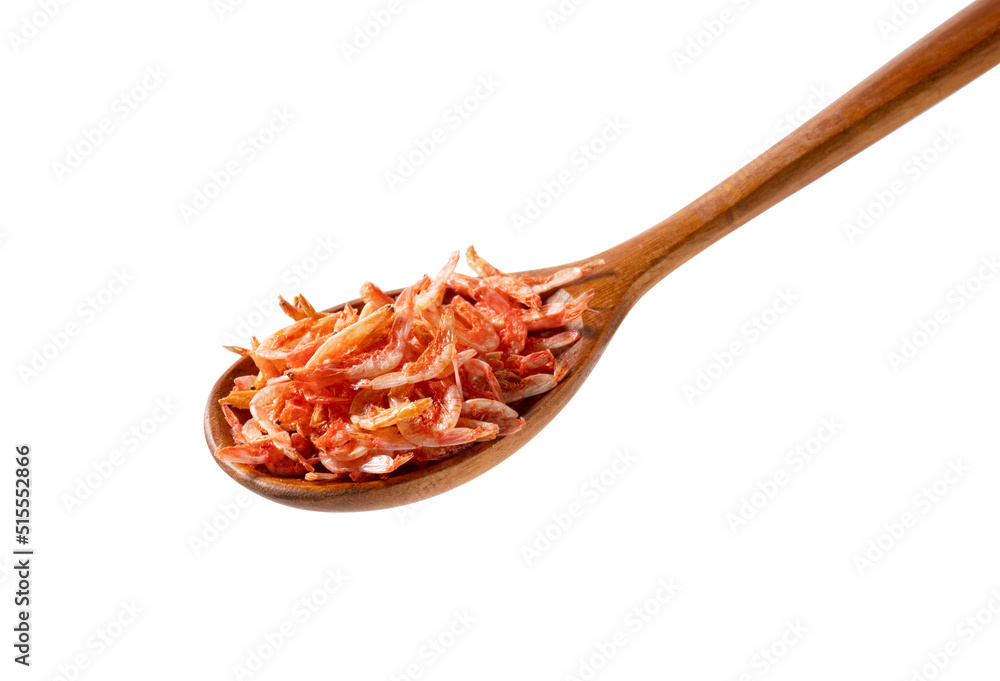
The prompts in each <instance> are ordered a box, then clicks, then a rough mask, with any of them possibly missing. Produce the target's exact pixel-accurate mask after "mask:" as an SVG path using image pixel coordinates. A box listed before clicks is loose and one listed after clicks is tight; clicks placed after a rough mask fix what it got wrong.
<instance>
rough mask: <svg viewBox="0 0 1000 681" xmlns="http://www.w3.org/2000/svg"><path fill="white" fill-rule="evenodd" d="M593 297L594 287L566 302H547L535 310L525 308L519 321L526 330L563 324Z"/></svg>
mask: <svg viewBox="0 0 1000 681" xmlns="http://www.w3.org/2000/svg"><path fill="white" fill-rule="evenodd" d="M593 297H594V289H590V290H589V291H585V292H583V293H581V294H580V295H579V296H577V297H576V298H574V299H573V300H572V301H570V302H568V303H549V304H547V305H543V306H541V307H540V308H538V309H537V310H525V311H524V312H523V313H522V314H521V321H523V322H524V325H525V326H526V327H527V328H528V331H540V330H542V329H552V328H555V327H557V326H563V325H564V324H566V322H568V321H570V320H573V319H576V318H577V317H579V316H580V314H582V313H583V311H584V310H586V309H587V303H589V302H590V300H591V298H593Z"/></svg>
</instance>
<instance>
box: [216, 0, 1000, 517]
mask: <svg viewBox="0 0 1000 681" xmlns="http://www.w3.org/2000/svg"><path fill="white" fill-rule="evenodd" d="M998 63H1000V0H977V1H976V2H973V3H972V4H970V5H969V6H968V7H966V8H965V9H964V10H962V11H961V12H959V13H958V14H956V15H955V16H954V17H952V18H951V19H949V20H948V21H947V22H945V23H944V24H942V25H941V26H939V27H938V28H937V29H935V30H934V31H933V32H931V33H930V34H928V35H927V36H926V37H924V38H923V39H922V40H920V41H918V42H917V43H916V44H914V45H913V46H912V47H910V48H908V49H907V50H906V51H904V52H903V53H902V54H900V55H899V56H898V57H896V58H895V59H893V60H892V61H890V62H889V63H888V64H886V65H885V66H883V67H882V68H881V69H879V70H878V71H876V72H875V73H874V74H872V75H871V76H869V77H868V78H867V79H865V80H864V81H863V82H862V83H860V84H859V85H857V86H856V87H854V88H853V89H852V90H850V91H849V92H847V93H846V94H845V95H843V96H842V97H841V98H839V99H838V100H836V101H835V102H833V103H832V104H830V105H829V106H828V107H827V108H826V109H824V110H822V111H820V112H819V113H818V114H816V116H814V117H813V118H812V119H811V120H809V121H808V122H806V123H804V124H803V125H802V126H800V127H799V128H798V129H796V130H795V131H794V132H792V133H790V134H789V135H788V136H786V137H785V138H784V139H782V140H781V141H779V142H778V143H777V144H775V145H774V146H772V147H771V148H770V149H768V150H767V151H765V152H764V153H763V154H762V155H761V156H759V157H757V158H756V159H754V160H753V161H751V162H750V163H749V164H747V166H745V167H744V168H743V169H741V170H739V171H737V172H736V173H735V174H734V175H732V176H731V177H729V178H728V179H726V180H724V181H723V182H722V183H721V184H719V185H718V186H717V187H715V188H714V189H712V190H710V191H709V192H707V193H706V194H704V195H703V196H701V197H700V198H698V199H696V200H695V201H694V202H693V203H691V204H690V205H688V206H687V207H686V208H683V209H681V210H680V211H678V212H677V213H675V214H674V215H672V216H671V217H669V218H667V219H666V220H664V221H663V222H661V223H660V224H658V225H656V226H654V227H652V228H650V229H648V230H646V231H645V232H643V233H641V234H639V235H638V236H635V237H633V238H632V239H629V240H628V241H625V242H624V243H621V244H619V245H617V246H615V247H613V248H610V249H608V250H607V251H605V252H603V253H600V254H598V255H596V256H594V257H592V258H586V259H584V260H580V261H577V262H574V263H568V264H567V265H562V266H559V267H550V268H546V269H540V270H532V271H530V272H521V273H518V274H532V275H546V274H551V273H552V272H555V271H556V270H558V269H561V268H563V267H569V266H573V265H581V264H584V263H586V262H590V261H592V260H594V259H597V258H602V259H604V261H605V263H606V267H605V268H604V269H603V270H602V271H600V272H598V273H595V274H592V275H591V276H589V277H587V278H586V279H583V280H580V281H577V282H575V283H574V284H572V285H569V286H566V287H565V288H566V289H567V290H568V291H569V292H570V293H573V294H577V293H579V292H581V291H582V290H584V289H587V288H594V289H595V295H594V298H593V299H592V300H591V302H590V307H591V309H590V310H589V311H587V312H584V316H583V323H584V328H583V330H582V336H581V339H580V341H579V343H581V344H582V345H581V349H580V356H579V357H578V359H577V363H576V364H575V366H574V367H573V368H572V369H571V370H570V373H569V375H567V376H566V377H565V378H564V379H563V381H562V382H560V383H559V384H558V385H557V386H556V387H555V388H553V389H552V390H551V391H549V392H547V393H544V394H542V395H539V396H536V397H533V398H530V399H528V400H524V401H522V402H520V403H515V404H513V405H512V406H513V407H514V408H516V409H517V411H518V412H519V414H520V415H521V417H523V418H524V419H525V421H526V422H527V423H526V425H525V426H524V427H523V428H522V429H521V430H520V431H518V432H516V433H514V434H511V435H507V436H505V437H501V438H497V439H495V440H491V441H488V442H482V443H478V444H475V445H473V446H471V447H470V448H469V449H468V450H466V451H464V452H461V453H459V454H457V455H455V456H453V457H451V458H448V459H445V460H443V461H441V462H438V463H435V464H433V465H430V466H427V467H426V468H422V469H418V470H410V471H405V469H401V470H403V471H404V472H400V473H393V474H391V475H390V476H389V477H388V478H387V479H385V480H375V481H371V482H360V483H353V482H340V481H332V482H308V481H306V480H301V479H292V478H281V477H276V476H272V475H270V474H267V473H261V472H259V471H258V470H256V469H255V468H253V467H252V466H247V465H242V464H234V463H227V462H222V461H219V460H218V459H216V461H217V463H218V464H219V465H220V466H221V467H222V469H223V470H224V471H226V473H228V474H229V475H230V476H231V477H232V478H233V479H234V480H236V481H237V482H239V483H240V484H241V485H243V486H244V487H246V488H248V489H250V490H251V491H253V492H255V493H257V494H259V495H261V496H264V497H267V498H268V499H271V500H273V501H276V502H279V503H282V504H287V505H289V506H295V507H297V508H304V509H309V510H315V511H365V510H374V509H382V508H390V507H392V506H399V505H403V504H409V503H413V502H416V501H420V500H423V499H426V498H428V497H431V496H434V495H436V494H440V493H441V492H444V491H447V490H449V489H452V488H454V487H456V486H458V485H461V484H462V483H465V482H468V481H469V480H471V479H472V478H474V477H476V476H478V475H481V474H482V473H484V472H486V471H487V470H489V469H490V468H492V467H493V466H495V465H497V464H498V463H500V462H501V461H503V460H504V459H506V458H507V457H509V456H510V455H511V454H513V453H514V452H516V451H517V450H518V449H520V448H521V447H523V446H524V445H525V444H527V443H528V441H529V440H530V439H531V438H532V437H534V436H535V434H537V433H538V432H539V431H540V430H541V429H542V428H544V427H545V426H546V425H547V424H548V423H549V421H551V420H552V419H553V417H555V415H556V414H557V413H559V411H560V410H561V409H562V408H563V407H564V406H565V405H566V403H567V402H568V401H569V400H570V398H571V397H573V395H574V394H575V393H576V391H577V390H579V388H580V386H581V385H582V384H583V382H584V381H585V380H586V378H587V376H588V375H589V374H590V372H591V371H592V370H593V368H594V365H595V364H596V363H597V361H598V360H599V359H600V357H601V354H602V353H603V352H604V348H605V347H606V346H607V344H608V342H609V341H610V340H611V337H612V336H613V335H614V333H615V331H616V330H617V329H618V326H619V325H620V324H621V321H622V319H624V317H625V315H626V314H627V313H628V311H629V310H631V309H632V306H633V305H634V304H635V302H636V301H637V300H638V299H639V298H640V297H641V296H642V295H643V294H644V293H645V292H646V291H648V290H649V289H650V288H651V287H652V286H654V285H655V284H656V283H657V282H659V281H660V280H661V279H663V277H665V276H666V275H667V274H669V273H670V272H672V271H673V270H674V269H676V268H677V267H679V266H680V265H681V264H683V263H684V262H686V261H687V260H689V259H690V258H691V257H693V256H694V255H696V254H697V253H699V252H701V251H702V250H704V249H705V248H707V247H708V246H710V245H711V244H713V243H715V242H716V241H718V240H719V239H721V238H722V237H723V236H725V235H727V234H729V233H730V232H732V231H733V230H735V229H736V228H737V227H739V226H741V225H743V224H745V223H746V222H748V221H750V220H751V219H753V218H754V217H756V216H757V215H759V214H760V213H762V212H764V211H765V210H767V209H768V208H770V207H771V206H773V205H775V204H776V203H778V202H779V201H781V200H783V199H785V198H787V197H788V196H791V195H792V194H794V193H795V192H797V191H798V190H799V189H801V188H803V187H805V186H807V185H808V184H810V183H812V182H813V181H815V180H816V179H818V178H820V177H822V176H823V175H825V174H826V173H828V172H829V171H830V170H832V169H834V168H836V167H837V166H839V165H840V164H842V163H843V162H844V161H846V160H847V159H849V158H851V157H853V156H855V155H856V154H858V153H860V152H861V151H863V150H864V149H866V148H868V147H869V146H870V145H872V144H874V143H875V142H877V141H878V140H880V139H882V138H883V137H885V136H886V135H888V134H889V133H891V132H892V131H894V130H896V129H897V128H899V127H900V126H901V125H903V124H904V123H906V122H908V121H910V120H911V119H913V118H915V117H916V116H918V115H919V114H921V113H923V112H924V111H926V110H927V109H929V108H931V107H932V106H934V105H935V104H937V103H938V102H940V101H941V100H943V99H945V98H946V97H948V96H949V95H951V94H952V93H954V92H956V91H957V90H959V89H961V88H962V87H964V86H965V85H967V84H968V83H969V82H971V81H973V80H975V79H976V78H978V77H979V76H980V75H982V74H983V73H985V72H986V71H988V70H990V69H991V68H993V67H994V66H996V65H997V64H998ZM396 293H398V291H396V292H393V293H392V294H391V295H395V294H396ZM358 303H359V301H352V304H353V305H355V306H358ZM340 307H343V306H340ZM340 307H337V308H332V309H331V310H328V311H336V310H338V309H340ZM253 369H254V366H253V362H252V361H251V360H250V359H249V358H244V359H241V360H240V361H238V362H236V363H235V364H234V365H233V366H231V367H230V368H229V369H228V370H227V371H226V372H225V373H224V374H223V375H222V377H221V378H219V380H218V382H217V383H216V384H215V386H214V387H213V388H212V393H211V395H210V396H209V400H208V405H207V406H206V409H205V437H206V440H207V442H208V446H209V448H210V449H211V450H212V451H213V452H214V451H215V449H216V448H217V447H218V446H220V445H231V444H232V440H231V436H230V429H229V426H228V425H227V424H226V422H225V419H224V418H223V415H222V411H221V409H220V407H219V399H221V398H223V397H225V396H226V395H227V394H228V393H229V391H230V389H231V387H232V385H233V379H234V378H235V377H236V376H240V375H244V374H249V373H254V371H253Z"/></svg>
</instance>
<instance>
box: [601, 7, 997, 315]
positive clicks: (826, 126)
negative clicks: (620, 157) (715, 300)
mask: <svg viewBox="0 0 1000 681" xmlns="http://www.w3.org/2000/svg"><path fill="white" fill-rule="evenodd" d="M998 63H1000V0H977V1H976V2H973V3H972V4H970V5H969V6H968V7H966V8H965V9H963V10H962V11H961V12H959V13H958V14H956V15H955V16H953V17H952V18H951V19H949V20H948V21H947V22H945V23H944V24H942V25H941V26H939V27H938V28H937V29H935V30H934V31H933V32H932V33H930V34H928V35H927V36H925V37H924V38H923V39H922V40H920V41H919V42H917V43H916V44H914V45H913V46H912V47H910V48H909V49H907V50H906V51H905V52H903V53H902V54H900V55H899V56H897V57H896V58H895V59H893V60H892V61H890V62H889V63H888V64H886V65H885V66H883V67H882V68H881V69H879V70H878V71H876V72H875V73H874V74H872V75H871V76H869V77H868V78H867V79H866V80H865V81H864V82H862V83H861V84H860V85H858V86H856V87H855V88H854V89H852V90H851V91H850V92H848V93H847V94H845V95H844V96H842V97H841V98H840V99H838V100H836V101H835V102H833V103H832V104H830V105H829V106H828V107H827V108H825V109H824V110H822V111H821V112H819V113H818V114H817V115H816V116H815V117H813V118H812V119H811V120H809V121H808V122H806V123H804V124H803V125H802V126H801V127H799V128H798V129H796V130H795V131H794V132H792V133H791V134H789V135H788V136H787V137H785V138H784V139H782V140H781V141H780V142H778V143H777V144H775V145H774V146H773V147H771V148H770V149H768V150H767V151H766V152H764V153H763V154H762V155H760V156H759V157H757V158H756V159H754V160H753V161H751V162H750V163H749V164H747V165H746V166H745V167H744V168H742V169H741V170H739V171H737V172H736V173H735V174H734V175H732V176H731V177H729V178H728V179H727V180H724V181H723V182H722V183H721V184H719V185H718V186H717V187H715V188H714V189H712V190H710V191H709V192H708V193H706V194H705V195H703V196H702V197H700V198H698V199H696V200H695V201H694V202H693V203H691V204H690V205H689V206H687V207H686V208H683V209H681V210H680V211H678V212H677V213H675V214H674V215H672V216H671V217H669V218H667V219H666V220H664V221H663V222H661V223H660V224H658V225H656V226H655V227H652V228H650V229H648V230H646V231H645V232H643V233H642V234H639V235H638V236H635V237H633V238H632V239H630V240H628V241H626V242H624V243H622V244H619V245H618V246H615V247H614V248H611V249H609V250H608V251H606V252H605V253H603V254H601V256H600V257H603V258H604V259H605V260H607V261H608V263H609V264H611V265H612V266H613V267H614V270H615V274H616V277H617V278H619V281H622V283H623V285H624V287H625V290H623V291H622V292H621V295H622V302H623V303H624V305H622V311H621V314H624V313H625V312H626V311H627V310H628V309H630V308H631V307H632V304H633V303H635V301H636V300H638V299H639V298H640V297H641V296H642V295H643V294H644V293H645V292H646V291H648V290H649V289H650V288H651V287H652V286H653V285H654V284H656V283H657V282H658V281H660V280H661V279H662V278H663V277H665V276H666V275H667V274H669V273H670V272H671V271H673V270H674V269H676V268H677V267H679V266H680V265H681V264H683V263H684V262H686V261H687V260H688V259H689V258H691V257H692V256H694V255H696V254H697V253H699V252H700V251H702V250H703V249H705V248H707V247H708V246H710V245H711V244H713V243H715V242H716V241H718V240H719V239H721V238H722V237H723V236H725V235H726V234H729V233H730V232H732V231H733V230H735V229H736V228H737V227H739V226H740V225H742V224H744V223H745V222H748V221H749V220H751V219H752V218H754V217H756V216H757V215H759V214H760V213H762V212H764V211H765V210H767V209H768V208H770V207H771V206H773V205H774V204H776V203H778V202H779V201H781V200H782V199H785V198H787V197H788V196H791V195H792V194H794V193H795V192H797V191H798V190H799V189H802V188H803V187H805V186H806V185H808V184H810V183H811V182H813V180H816V179H818V178H820V177H822V176H823V175H825V174H826V173H827V172H829V171H830V170H832V169H834V168H836V167H837V166H839V165H840V164H841V163H843V162H844V161H846V160H848V159H849V158H851V157H852V156H854V155H855V154H857V153H859V152H861V151H863V150H864V149H866V148H867V147H868V146H869V145H871V144H873V143H875V142H877V141H878V140H880V139H881V138H883V137H885V136H886V135H888V134H889V133H890V132H892V131H893V130H895V129H896V128H898V127H900V126H901V125H903V124H904V123H906V122H907V121H909V120H910V119H912V118H915V117H916V116H917V115H918V114H920V113H923V112H924V111H926V110H927V109H929V108H930V107H932V106H934V105H935V104H937V103H938V102H940V101H941V100H942V99H944V98H945V97H947V96H948V95H950V94H952V93H953V92H955V91H956V90H958V89H960V88H961V87H963V86H964V85H966V84H967V83H969V82H971V81H973V80H974V79H976V78H977V77H979V76H980V75H982V74H983V73H985V72H986V71H988V70H990V69H991V68H993V67H994V66H996V65H997V64H998Z"/></svg>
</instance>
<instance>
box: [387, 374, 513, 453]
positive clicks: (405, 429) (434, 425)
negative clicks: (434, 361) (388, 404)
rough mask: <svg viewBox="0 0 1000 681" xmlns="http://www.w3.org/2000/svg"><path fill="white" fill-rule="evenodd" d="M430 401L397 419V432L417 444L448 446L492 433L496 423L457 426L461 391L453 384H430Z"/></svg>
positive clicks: (489, 436) (483, 437) (493, 435)
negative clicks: (409, 415)
mask: <svg viewBox="0 0 1000 681" xmlns="http://www.w3.org/2000/svg"><path fill="white" fill-rule="evenodd" d="M432 390H433V397H434V403H433V404H432V405H431V407H430V408H428V409H426V410H424V411H423V412H422V413H421V414H420V415H419V416H414V417H412V418H409V419H404V420H402V421H400V422H399V424H398V426H399V432H400V433H402V434H403V436H404V437H405V438H406V439H407V440H409V441H410V442H412V443H413V444H415V445H417V446H419V447H451V446H454V445H461V444H468V443H471V442H476V441H478V440H490V439H493V438H495V437H496V435H497V433H498V432H499V431H500V427H499V426H497V425H496V424H492V423H490V424H483V425H481V426H478V427H476V428H458V427H456V424H457V423H458V419H459V418H460V417H461V415H462V405H463V404H464V401H463V400H462V394H461V392H460V391H459V389H458V386H456V385H455V384H451V385H448V386H447V387H445V386H442V385H440V384H438V385H437V386H435V387H432Z"/></svg>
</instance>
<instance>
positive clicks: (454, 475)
mask: <svg viewBox="0 0 1000 681" xmlns="http://www.w3.org/2000/svg"><path fill="white" fill-rule="evenodd" d="M575 264H583V261H581V262H580V263H571V264H570V265H567V266H572V265H575ZM559 269H562V267H551V268H546V269H541V270H532V271H530V272H518V273H515V274H516V275H523V274H531V275H538V276H543V275H548V274H552V273H553V272H555V271H557V270H559ZM615 280H616V277H615V276H614V272H611V271H609V270H602V271H601V272H597V273H594V274H591V275H589V276H588V277H586V278H584V279H581V280H579V281H577V282H574V283H573V284H570V285H567V286H564V287H563V288H565V289H566V290H567V291H569V292H570V293H572V294H573V295H574V296H575V295H577V294H578V293H580V292H582V291H584V290H586V289H588V288H591V287H593V288H594V289H595V294H594V298H593V299H592V300H591V302H590V309H588V310H587V311H586V312H584V328H582V329H580V332H581V335H580V340H579V341H578V343H579V344H580V351H579V352H580V353H581V354H580V357H579V362H578V363H577V364H576V365H575V366H574V368H573V370H572V371H571V372H570V373H569V375H568V376H566V378H565V379H563V380H562V381H560V383H559V384H558V385H557V386H556V387H555V388H553V389H552V390H550V391H548V392H546V393H543V394H541V395H536V396H535V397H529V398H527V399H525V400H521V401H520V402H516V403H513V405H512V406H513V407H514V408H515V409H516V410H517V412H518V414H519V415H520V416H521V417H522V418H524V419H525V421H526V423H525V426H524V427H523V428H521V429H520V430H519V431H517V432H516V433H513V434H511V435H507V436H504V437H500V438H497V439H495V440H489V441H487V442H478V443H476V444H473V445H471V446H469V448H468V449H466V450H464V451H462V452H459V453H458V454H456V455H454V456H451V457H449V458H447V459H444V460H443V461H438V462H436V463H434V464H431V465H430V466H427V467H425V468H419V469H413V470H409V471H406V472H396V473H393V474H391V475H390V476H389V477H388V478H387V479H385V480H371V481H368V482H350V481H340V480H334V481H317V482H309V481H307V480H304V479H302V478H282V477H278V476H274V475H270V474H269V473H266V472H263V473H262V472H261V471H259V470H257V469H256V468H255V467H254V466H250V465H247V464H240V463H232V462H228V461H222V460H220V459H218V458H215V461H216V463H218V464H219V466H220V467H221V468H222V470H224V471H225V472H226V473H227V474H228V475H229V476H230V477H231V478H233V479H234V480H236V481H237V482H238V483H240V484H241V485H243V486H244V487H246V488H247V489H249V490H251V491H252V492H254V493H256V494H259V495H261V496H263V497H267V498H268V499H271V500H272V501H277V502H278V503H281V504H285V505H288V506H294V507H296V508H302V509H307V510H311V511H371V510H377V509H383V508H391V507H393V506H400V505H403V504H409V503H413V502H415V501H420V500H422V499H426V498H428V497H431V496H434V495H437V494H440V493H441V492H446V491H448V490H449V489H452V488H453V487H457V486H458V485H461V484H463V483H465V482H468V481H469V480H472V479H473V478H475V477H477V476H479V475H481V474H483V473H485V472H486V471H487V470H489V469H490V468H492V467H493V466H496V465H497V464H498V463H500V462H501V461H503V460H504V459H506V458H507V457H509V456H510V455H511V454H513V453H514V452H516V451H517V450H518V449H520V448H521V447H523V446H524V445H525V444H527V443H528V441H529V440H530V439H531V438H533V437H534V436H535V435H536V434H537V433H538V432H539V431H540V430H541V429H542V428H543V427H545V426H546V425H547V424H548V423H549V421H551V420H552V419H553V418H554V417H555V415H556V414H558V413H559V411H560V410H561V409H562V408H563V406H565V404H566V403H567V402H568V401H569V399H570V398H571V397H572V396H573V395H574V394H575V393H576V391H577V390H578V389H579V387H580V386H581V385H582V384H583V381H584V380H585V379H586V378H587V375H588V374H589V373H590V371H591V370H592V369H593V368H594V365H595V364H597V360H598V359H599V358H600V355H601V352H602V351H603V349H604V347H605V345H606V343H607V337H610V334H612V333H614V330H615V329H617V326H618V324H619V323H620V320H621V319H622V318H624V316H625V315H624V313H623V314H621V315H620V316H619V318H618V320H617V322H616V323H614V324H612V323H611V321H612V320H611V317H612V312H613V311H614V310H615V309H617V304H618V302H619V301H620V297H619V296H616V293H615V286H614V285H613V282H614V281H615ZM387 293H388V294H389V295H390V296H392V297H395V296H396V295H398V294H399V290H396V291H388V292H387ZM347 304H350V305H353V306H354V307H355V308H356V309H360V308H361V306H362V305H363V301H361V300H360V299H358V300H352V301H350V302H349V303H344V304H343V305H338V306H337V307H334V308H330V309H329V310H325V312H337V311H339V310H341V309H342V308H343V307H344V305H347ZM253 373H256V367H255V365H254V363H253V360H252V359H250V358H249V357H243V358H241V359H240V360H239V361H238V362H236V363H235V364H233V365H232V366H231V367H229V369H228V370H227V371H226V372H225V373H224V374H223V375H222V376H221V377H220V378H219V380H218V381H217V382H216V384H215V385H214V386H213V387H212V392H211V394H210V395H209V398H208V404H207V405H206V407H205V439H206V441H207V443H208V446H209V449H211V450H212V451H213V452H214V451H215V450H216V448H217V447H219V446H229V445H232V444H233V442H232V435H231V433H230V428H229V424H227V423H226V420H225V418H224V417H223V415H222V409H221V408H220V407H219V400H220V399H222V398H224V397H225V396H226V395H228V394H229V392H230V390H232V386H233V379H234V378H236V377H237V376H243V375H246V374H253ZM213 458H214V457H213Z"/></svg>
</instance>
